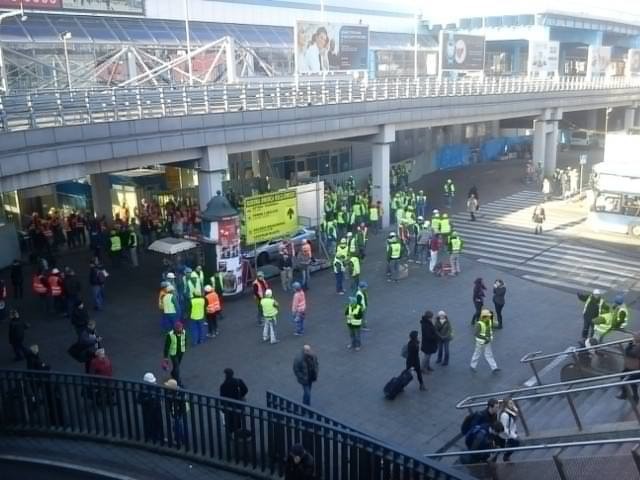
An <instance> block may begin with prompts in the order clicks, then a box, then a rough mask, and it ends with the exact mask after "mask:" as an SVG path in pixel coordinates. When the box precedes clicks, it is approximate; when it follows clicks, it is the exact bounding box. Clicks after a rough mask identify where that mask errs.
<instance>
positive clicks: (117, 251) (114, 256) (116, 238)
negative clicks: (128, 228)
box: [109, 230, 122, 266]
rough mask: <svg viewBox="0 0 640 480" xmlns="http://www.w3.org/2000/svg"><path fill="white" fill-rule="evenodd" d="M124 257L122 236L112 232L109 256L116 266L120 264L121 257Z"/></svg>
mask: <svg viewBox="0 0 640 480" xmlns="http://www.w3.org/2000/svg"><path fill="white" fill-rule="evenodd" d="M121 255H122V240H121V239H120V235H118V233H117V232H116V231H115V230H111V233H110V236H109V256H110V257H111V262H112V263H113V265H114V266H117V265H119V264H120V257H121Z"/></svg>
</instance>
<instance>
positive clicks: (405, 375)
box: [384, 370, 413, 400]
mask: <svg viewBox="0 0 640 480" xmlns="http://www.w3.org/2000/svg"><path fill="white" fill-rule="evenodd" d="M411 380H413V375H411V372H410V371H409V370H404V371H403V372H402V373H401V374H400V375H398V376H397V377H393V378H392V379H391V380H389V381H388V382H387V384H386V385H385V386H384V396H385V397H387V398H388V399H389V400H393V399H394V398H396V396H397V395H398V394H399V393H400V392H402V390H404V387H406V386H407V385H409V384H410V383H411Z"/></svg>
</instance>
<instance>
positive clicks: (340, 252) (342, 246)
mask: <svg viewBox="0 0 640 480" xmlns="http://www.w3.org/2000/svg"><path fill="white" fill-rule="evenodd" d="M338 256H342V257H343V258H347V257H348V256H349V245H348V244H347V239H346V238H344V237H343V238H341V239H340V243H339V244H338V246H337V247H336V257H338Z"/></svg>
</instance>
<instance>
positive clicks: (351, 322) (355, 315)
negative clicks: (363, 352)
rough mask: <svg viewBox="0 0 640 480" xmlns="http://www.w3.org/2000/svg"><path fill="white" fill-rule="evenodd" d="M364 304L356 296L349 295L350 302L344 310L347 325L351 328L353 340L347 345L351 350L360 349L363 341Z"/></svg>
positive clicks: (357, 350)
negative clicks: (361, 337)
mask: <svg viewBox="0 0 640 480" xmlns="http://www.w3.org/2000/svg"><path fill="white" fill-rule="evenodd" d="M362 312H363V308H362V305H359V304H358V302H357V300H356V297H349V304H348V305H347V308H346V309H345V311H344V315H345V317H347V327H348V328H349V335H350V337H351V342H350V343H349V344H348V345H347V348H348V349H350V350H355V351H356V352H359V351H360V347H361V346H362V343H361V342H360V328H361V327H362Z"/></svg>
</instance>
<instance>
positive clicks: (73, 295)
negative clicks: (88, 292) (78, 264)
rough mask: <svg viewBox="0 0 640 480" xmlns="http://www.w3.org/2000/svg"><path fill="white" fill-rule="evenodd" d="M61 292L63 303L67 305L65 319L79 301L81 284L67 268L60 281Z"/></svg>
mask: <svg viewBox="0 0 640 480" xmlns="http://www.w3.org/2000/svg"><path fill="white" fill-rule="evenodd" d="M62 291H63V292H64V297H65V301H66V303H67V313H66V315H67V317H71V315H72V314H73V310H74V308H75V307H76V304H77V303H78V302H79V301H80V292H81V291H82V284H81V283H80V280H79V279H78V277H77V276H76V272H74V271H73V270H72V269H70V268H67V269H66V271H65V273H64V280H63V281H62Z"/></svg>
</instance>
